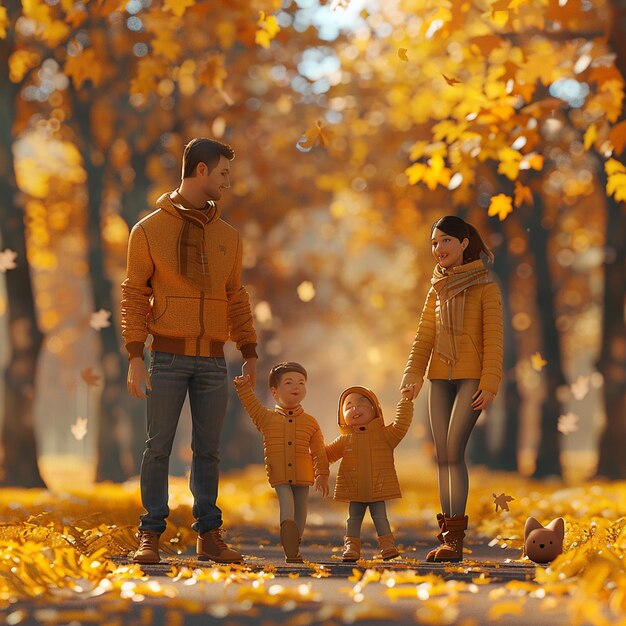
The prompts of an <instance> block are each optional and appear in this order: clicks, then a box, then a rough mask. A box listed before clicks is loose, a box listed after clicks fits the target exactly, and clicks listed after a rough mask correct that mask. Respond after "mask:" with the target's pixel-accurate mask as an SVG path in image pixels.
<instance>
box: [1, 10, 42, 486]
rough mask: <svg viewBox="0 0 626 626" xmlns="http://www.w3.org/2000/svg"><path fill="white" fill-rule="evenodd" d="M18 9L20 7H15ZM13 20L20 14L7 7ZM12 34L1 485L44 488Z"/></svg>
mask: <svg viewBox="0 0 626 626" xmlns="http://www.w3.org/2000/svg"><path fill="white" fill-rule="evenodd" d="M16 5H17V6H16ZM7 8H8V9H9V19H10V20H14V19H15V15H16V14H17V12H19V5H18V3H15V2H13V3H8V4H7ZM12 43H13V42H12V31H11V29H10V28H9V29H8V36H7V38H6V39H4V40H0V84H1V85H2V89H1V90H0V119H1V120H4V122H3V124H1V125H0V172H2V176H1V177H0V227H1V229H2V247H3V249H6V248H9V249H11V250H13V251H14V252H16V253H17V258H16V264H17V267H16V268H15V269H12V270H8V271H7V272H6V274H5V276H6V291H7V299H8V305H7V306H8V320H9V324H8V328H9V350H10V356H9V362H8V365H7V368H6V370H5V373H4V383H5V393H4V416H3V418H4V419H3V421H2V433H1V435H0V437H1V447H2V450H1V452H2V454H1V455H0V484H1V485H2V486H6V487H9V486H10V487H45V486H46V485H45V483H44V481H43V479H42V477H41V473H40V471H39V465H38V462H37V441H36V438H35V429H34V423H35V420H34V412H33V406H34V400H35V376H36V372H37V362H38V359H39V352H40V350H41V344H42V342H43V335H42V334H41V332H40V330H39V327H38V326H37V315H36V311H35V301H34V298H33V287H32V281H31V276H30V271H29V266H28V261H27V257H26V236H25V227H24V217H23V214H22V210H21V209H20V207H19V206H18V205H17V202H16V198H17V195H18V189H17V184H16V181H15V170H14V167H13V155H12V144H13V137H12V133H11V125H12V121H13V120H14V119H15V103H16V98H17V95H18V88H17V86H16V85H14V84H13V83H11V82H10V81H9V75H8V56H9V51H10V49H11V46H12Z"/></svg>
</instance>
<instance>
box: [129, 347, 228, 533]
mask: <svg viewBox="0 0 626 626" xmlns="http://www.w3.org/2000/svg"><path fill="white" fill-rule="evenodd" d="M150 383H151V385H152V391H149V392H148V440H147V441H146V450H145V452H144V453H143V460H142V463H141V474H140V482H141V500H142V503H143V506H144V508H145V509H146V514H145V515H142V516H141V523H140V524H139V528H140V530H150V531H152V532H155V533H158V534H161V533H162V532H163V531H164V530H165V518H166V517H167V516H168V515H169V507H168V505H167V501H168V485H167V483H168V473H169V461H170V454H171V452H172V445H173V443H174V435H175V434H176V427H177V426H178V420H179V418H180V413H181V410H182V408H183V403H184V402H185V397H186V395H187V392H189V404H190V406H191V420H192V431H191V450H192V453H193V456H192V461H191V476H190V479H189V487H190V488H191V493H192V494H193V498H194V502H193V515H194V517H195V518H196V521H195V522H194V523H193V525H192V528H193V529H194V530H195V531H197V532H198V533H200V534H202V533H205V532H207V531H208V530H211V529H212V528H216V527H218V526H221V524H222V512H221V511H220V509H219V508H218V507H217V504H216V500H217V483H218V479H219V460H220V457H219V451H220V433H221V431H222V423H223V422H224V415H225V414H226V404H227V401H228V383H227V371H226V361H225V359H224V358H214V357H195V356H185V355H182V354H170V353H169V352H152V353H151V359H150Z"/></svg>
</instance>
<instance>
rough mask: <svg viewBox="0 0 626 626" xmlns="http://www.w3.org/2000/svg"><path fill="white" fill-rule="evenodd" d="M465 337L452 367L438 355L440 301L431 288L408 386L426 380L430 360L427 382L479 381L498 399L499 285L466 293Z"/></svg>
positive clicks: (408, 367)
mask: <svg viewBox="0 0 626 626" xmlns="http://www.w3.org/2000/svg"><path fill="white" fill-rule="evenodd" d="M464 308H465V310H464V314H463V336H462V338H461V343H460V348H459V358H458V360H457V362H456V363H455V364H454V365H448V364H447V363H445V362H444V361H443V360H442V359H441V358H440V357H439V355H438V354H437V351H436V348H435V347H436V345H437V328H438V321H439V301H438V299H437V292H436V291H435V289H434V287H431V288H430V291H429V292H428V295H427V296H426V302H425V304H424V309H423V310H422V315H421V317H420V321H419V324H418V327H417V333H416V334H415V340H414V342H413V346H412V348H411V354H410V355H409V360H408V362H407V365H406V368H405V370H404V373H405V375H406V374H409V376H408V377H407V378H406V379H405V382H406V383H414V382H419V381H421V380H422V379H423V378H424V373H425V371H426V366H427V365H428V361H429V359H430V366H429V368H428V374H427V378H428V379H429V380H433V379H444V380H456V379H462V378H475V379H478V380H479V383H478V389H486V390H487V391H491V393H493V394H494V395H495V394H496V393H497V392H498V387H499V385H500V379H501V378H502V343H503V340H502V296H501V295H500V289H499V287H498V285H496V283H484V284H480V285H474V286H472V287H468V288H467V290H466V293H465V307H464Z"/></svg>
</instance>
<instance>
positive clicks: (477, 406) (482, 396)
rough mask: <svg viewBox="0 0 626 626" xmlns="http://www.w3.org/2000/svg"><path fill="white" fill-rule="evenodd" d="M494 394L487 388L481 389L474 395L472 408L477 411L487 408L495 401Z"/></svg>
mask: <svg viewBox="0 0 626 626" xmlns="http://www.w3.org/2000/svg"><path fill="white" fill-rule="evenodd" d="M493 398H494V395H493V394H492V393H491V391H487V390H486V389H482V390H481V389H479V390H478V391H477V392H476V393H475V394H474V395H473V396H472V400H474V402H472V408H473V409H474V410H475V411H482V410H483V409H486V408H487V407H488V406H489V405H490V404H491V403H492V402H493Z"/></svg>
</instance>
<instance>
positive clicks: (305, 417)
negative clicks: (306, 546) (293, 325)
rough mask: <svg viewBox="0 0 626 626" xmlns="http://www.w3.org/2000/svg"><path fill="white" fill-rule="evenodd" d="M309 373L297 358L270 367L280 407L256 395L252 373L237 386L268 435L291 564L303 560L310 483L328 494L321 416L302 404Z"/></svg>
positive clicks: (269, 463)
mask: <svg viewBox="0 0 626 626" xmlns="http://www.w3.org/2000/svg"><path fill="white" fill-rule="evenodd" d="M306 383H307V373H306V370H305V369H304V367H302V365H300V364H299V363H295V362H293V361H289V362H285V363H279V364H278V365H276V366H275V367H273V368H272V369H271V370H270V375H269V386H270V391H271V393H272V396H273V397H274V399H275V400H276V407H275V408H274V410H271V409H268V408H266V407H264V406H263V405H262V404H261V403H260V402H259V401H258V399H257V397H256V396H255V395H254V391H253V390H252V387H251V386H250V383H249V378H248V376H245V377H242V376H237V377H236V378H235V388H236V390H237V394H238V395H239V399H240V400H241V403H242V404H243V407H244V409H245V410H246V412H247V413H248V415H249V416H250V417H251V418H252V421H253V422H254V425H255V426H256V427H257V429H258V430H259V431H260V432H261V434H262V435H263V450H264V454H265V470H266V472H267V478H268V479H269V481H270V485H271V486H272V487H274V489H275V490H276V494H277V495H278V501H279V504H280V542H281V544H282V546H283V550H284V551H285V561H286V562H287V563H298V562H302V555H301V554H300V542H301V540H302V534H303V533H304V527H305V524H306V516H307V500H308V497H309V487H310V486H311V485H313V484H315V489H316V491H320V492H321V493H322V495H323V496H324V497H326V496H327V495H328V475H329V473H330V472H329V468H328V459H327V457H326V450H325V448H324V437H323V435H322V431H321V429H320V426H319V424H318V423H317V420H316V419H315V418H314V417H313V416H311V415H309V414H308V413H305V412H304V409H303V408H302V406H301V404H300V403H301V402H302V400H304V397H305V396H306Z"/></svg>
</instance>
